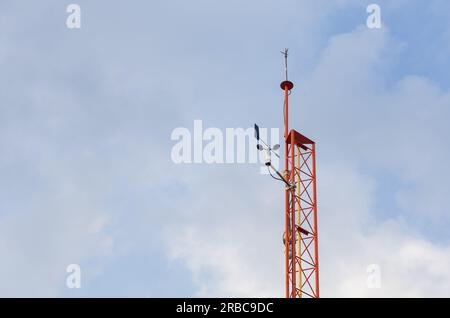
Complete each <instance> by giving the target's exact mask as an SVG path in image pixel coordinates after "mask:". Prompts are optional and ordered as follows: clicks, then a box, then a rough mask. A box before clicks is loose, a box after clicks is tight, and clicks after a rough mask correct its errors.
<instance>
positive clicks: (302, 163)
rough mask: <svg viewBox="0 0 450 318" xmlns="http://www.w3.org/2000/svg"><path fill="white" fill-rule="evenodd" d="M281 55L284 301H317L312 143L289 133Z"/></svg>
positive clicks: (290, 86) (287, 91)
mask: <svg viewBox="0 0 450 318" xmlns="http://www.w3.org/2000/svg"><path fill="white" fill-rule="evenodd" d="M281 53H282V54H283V55H284V65H285V80H284V81H283V82H282V83H281V85H280V86H281V89H282V90H283V91H284V105H283V117H284V118H283V119H284V139H285V147H284V165H285V171H284V178H283V181H284V182H285V189H284V192H285V231H284V237H283V243H284V247H285V272H286V276H285V284H286V291H285V292H286V297H287V298H299V297H313V298H318V297H319V255H318V241H317V193H316V151H315V142H314V141H312V140H310V139H309V138H307V137H305V136H303V135H302V134H300V133H299V132H297V131H296V130H290V131H289V95H290V92H291V90H292V89H293V88H294V84H293V83H292V82H290V81H289V80H288V49H285V50H284V51H283V52H281Z"/></svg>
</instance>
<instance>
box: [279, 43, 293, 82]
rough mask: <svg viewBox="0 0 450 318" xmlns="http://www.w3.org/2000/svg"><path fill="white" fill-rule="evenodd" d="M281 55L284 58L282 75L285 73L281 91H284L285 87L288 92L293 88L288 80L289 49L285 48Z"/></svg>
mask: <svg viewBox="0 0 450 318" xmlns="http://www.w3.org/2000/svg"><path fill="white" fill-rule="evenodd" d="M281 54H283V56H284V73H285V80H284V81H283V82H282V83H281V89H282V90H285V89H286V87H287V89H288V90H291V89H292V88H293V87H294V83H292V82H290V81H289V79H288V55H289V49H288V48H285V49H284V51H281Z"/></svg>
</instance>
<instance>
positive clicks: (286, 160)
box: [282, 82, 290, 298]
mask: <svg viewBox="0 0 450 318" xmlns="http://www.w3.org/2000/svg"><path fill="white" fill-rule="evenodd" d="M283 83H284V82H283ZM283 83H282V85H283ZM282 88H283V89H284V140H285V147H284V166H285V176H286V179H288V171H289V143H288V134H289V127H288V124H289V91H288V85H287V84H286V85H284V87H282ZM284 233H285V239H284V241H285V254H286V255H285V261H286V264H285V271H286V298H289V245H290V244H289V243H290V242H289V188H287V187H286V189H285V231H284Z"/></svg>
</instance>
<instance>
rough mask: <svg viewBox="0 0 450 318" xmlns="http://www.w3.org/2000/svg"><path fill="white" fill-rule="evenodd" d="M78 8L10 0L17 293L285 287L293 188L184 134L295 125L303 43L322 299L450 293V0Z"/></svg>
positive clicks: (5, 105)
mask: <svg viewBox="0 0 450 318" xmlns="http://www.w3.org/2000/svg"><path fill="white" fill-rule="evenodd" d="M70 3H72V2H68V1H61V0H41V1H23V0H21V1H17V0H15V1H12V0H11V1H8V0H0V154H1V155H0V296H25V297H35V296H40V297H50V296H57V297H79V296H84V297H113V296H114V297H116V296H123V297H169V296H172V297H182V296H190V297H196V296H225V297H227V296H229V297H231V296H232V297H240V296H243V297H246V296H247V297H256V296H274V297H281V296H283V282H284V280H283V274H284V273H283V268H284V267H283V261H284V258H283V246H282V239H281V238H282V233H283V204H284V201H283V188H282V185H281V184H279V183H276V182H274V181H273V180H272V179H271V178H270V177H268V176H264V175H261V174H260V173H259V165H258V164H223V165H209V164H178V165H177V164H174V163H173V162H172V160H171V156H170V155H171V149H172V147H173V146H174V144H175V142H174V141H172V140H171V139H170V136H171V133H172V131H173V130H174V129H175V128H177V127H186V128H188V129H189V130H192V129H193V123H194V120H196V119H201V120H203V125H204V127H205V128H207V127H217V128H220V129H223V130H225V128H237V127H243V128H248V127H252V125H253V123H254V122H258V123H259V124H260V125H261V126H263V127H275V128H277V127H280V125H282V113H281V109H282V108H281V106H282V91H281V90H280V88H279V83H280V81H281V80H282V78H283V67H282V63H283V61H282V56H281V54H280V53H279V51H280V50H282V49H284V48H285V47H288V48H290V53H291V54H290V61H289V63H290V79H291V80H292V81H293V82H294V83H295V88H294V90H293V92H292V95H291V99H290V105H291V106H290V109H291V113H290V119H291V126H292V127H295V128H296V129H297V130H299V131H301V132H302V133H303V134H305V135H307V136H309V137H310V138H312V139H313V140H315V141H316V143H317V160H318V162H317V169H318V171H317V174H318V202H319V203H318V213H319V228H318V230H319V246H320V254H319V261H320V279H321V296H323V297H418V296H421V297H432V296H437V297H449V296H450V272H449V270H448V269H449V268H450V232H449V230H448V229H449V227H450V211H449V206H450V195H449V194H450V185H449V182H448V180H449V179H450V167H449V162H450V141H449V137H448V136H450V125H449V122H450V75H449V69H450V58H449V56H450V2H449V1H448V0H408V1H406V0H396V1H377V2H375V3H377V4H379V5H380V7H381V14H382V23H383V25H382V28H381V29H377V30H375V29H369V28H367V26H366V19H367V16H368V13H366V7H367V5H369V4H370V3H374V1H364V0H335V1H334V0H333V1H330V0H315V1H312V0H310V1H306V0H305V1H294V0H292V1H288V0H281V1H268V0H258V1H238V0H228V1H220V2H219V1H214V2H212V1H206V0H196V1H182V0H168V1H163V2H162V1H115V2H111V1H106V0H96V1H82V0H78V1H76V2H74V3H77V4H79V5H80V6H81V10H82V11H81V19H82V26H81V29H75V30H74V29H72V30H71V29H68V28H67V27H66V18H67V16H68V14H67V13H66V7H67V5H69V4H70ZM73 263H75V264H80V266H81V271H82V282H81V284H82V287H81V288H80V289H69V288H67V287H66V277H67V275H68V274H67V273H66V267H67V266H68V265H69V264H73ZM370 264H378V265H379V267H380V269H381V288H380V289H370V288H368V287H367V284H366V280H367V273H366V270H367V267H368V266H369V265H370Z"/></svg>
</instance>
